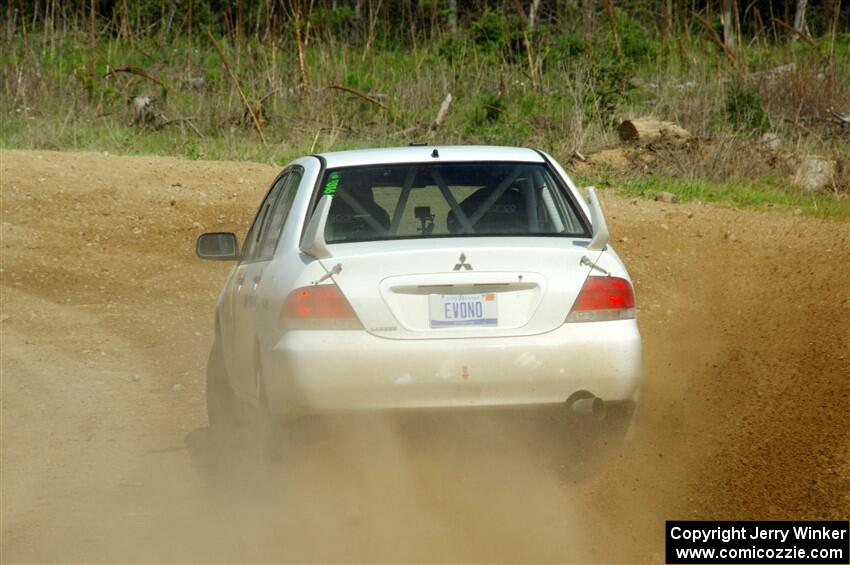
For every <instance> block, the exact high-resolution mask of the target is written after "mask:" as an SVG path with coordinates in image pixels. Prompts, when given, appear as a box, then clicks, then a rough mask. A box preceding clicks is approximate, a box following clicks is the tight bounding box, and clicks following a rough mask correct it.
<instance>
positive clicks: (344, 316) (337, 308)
mask: <svg viewBox="0 0 850 565" xmlns="http://www.w3.org/2000/svg"><path fill="white" fill-rule="evenodd" d="M280 320H281V323H282V324H283V326H284V327H285V328H287V329H309V330H352V329H359V328H362V327H363V326H362V325H361V324H360V320H358V319H357V315H356V314H355V313H354V310H352V309H351V305H350V304H349V303H348V300H346V299H345V296H343V294H342V292H341V291H340V290H339V287H338V286H336V285H335V284H322V285H313V286H302V287H301V288H296V289H295V290H293V291H292V292H290V293H289V296H287V297H286V300H284V301H283V306H281V309H280Z"/></svg>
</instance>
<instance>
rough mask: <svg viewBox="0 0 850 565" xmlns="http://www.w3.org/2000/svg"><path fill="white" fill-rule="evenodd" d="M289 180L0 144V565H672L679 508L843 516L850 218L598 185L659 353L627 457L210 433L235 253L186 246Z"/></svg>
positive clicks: (434, 425) (523, 432) (540, 416)
mask: <svg viewBox="0 0 850 565" xmlns="http://www.w3.org/2000/svg"><path fill="white" fill-rule="evenodd" d="M275 172H276V170H275V169H273V168H271V167H267V166H263V165H258V164H251V163H199V162H186V161H180V160H177V159H167V158H154V157H111V156H104V155H100V154H91V153H81V154H71V153H51V152H18V151H2V152H0V189H2V197H3V198H2V218H3V222H2V225H0V229H2V272H1V273H0V275H2V281H0V282H1V283H2V284H0V292H2V294H0V298H2V312H0V324H2V326H0V337H2V344H0V353H2V358H0V362H2V367H0V369H2V383H1V384H2V395H0V397H1V398H0V402H2V438H1V439H2V445H0V450H1V451H0V453H1V454H2V484H0V496H2V500H0V512H2V514H1V515H0V517H2V525H0V533H2V544H1V545H2V547H1V548H0V552H2V555H0V558H2V561H3V562H37V561H38V562H45V561H61V562H224V561H227V562H257V561H302V562H327V561H357V562H366V561H377V562H390V561H392V562H399V561H404V562H408V561H437V562H445V561H451V562H458V561H460V562H484V561H487V562H494V561H498V562H518V561H522V562H582V563H584V562H662V561H663V531H664V530H663V528H664V520H666V519H677V518H705V519H711V518H724V519H731V518H762V519H791V518H819V517H835V518H839V517H843V518H846V516H847V515H848V514H850V500H848V494H847V493H848V492H850V465H848V459H850V457H848V445H850V442H848V438H849V437H850V413H848V411H847V410H846V406H847V405H848V403H850V381H848V380H847V375H848V373H850V371H848V366H849V365H848V360H850V321H848V320H850V230H849V229H848V226H847V225H846V224H840V223H836V222H828V221H819V220H814V219H810V218H804V217H797V216H790V215H785V214H782V213H759V212H744V211H736V210H731V209H723V208H717V207H712V206H704V205H700V204H678V205H672V204H664V203H658V202H643V201H640V202H638V201H634V202H632V201H629V200H624V199H622V198H620V197H618V196H617V195H616V194H615V193H613V192H607V193H604V194H603V196H602V202H603V205H604V206H605V207H606V211H607V214H608V217H609V224H610V225H611V229H612V233H613V234H614V237H615V244H616V246H617V249H618V251H619V252H620V254H621V255H622V256H623V258H624V260H625V262H626V264H627V266H628V267H629V269H630V271H631V273H632V276H633V278H634V279H635V281H636V290H637V299H638V303H639V307H640V312H639V324H640V327H641V332H642V334H643V337H644V345H645V372H646V386H645V389H644V394H643V400H644V402H643V405H642V408H641V414H640V420H639V428H638V434H637V436H636V437H635V439H634V441H633V442H632V443H631V444H630V445H629V446H628V447H627V448H624V449H613V448H609V449H603V450H601V451H600V452H598V453H596V457H593V458H586V457H584V456H583V453H582V451H580V450H579V449H578V447H577V446H576V445H575V444H574V441H573V439H572V436H571V435H570V434H569V433H567V431H566V429H565V426H564V425H563V424H564V421H563V419H562V418H561V417H560V416H561V415H559V414H557V413H551V412H548V411H546V412H535V413H527V412H519V413H499V414H492V413H487V414H479V413H471V414H439V415H437V414H430V415H420V416H418V417H400V416H389V415H374V416H369V417H365V416H358V417H347V418H325V419H319V420H315V419H313V420H307V421H304V422H301V423H299V424H298V425H297V426H294V427H292V428H291V429H290V432H289V433H288V435H287V436H286V438H285V439H286V441H284V442H281V444H280V446H281V447H280V449H278V450H275V451H274V452H273V453H269V451H268V450H266V449H265V448H264V445H261V444H263V443H264V441H263V440H262V438H261V437H260V436H258V435H256V434H251V433H241V434H235V435H230V436H222V435H219V434H215V433H212V432H211V431H210V430H209V429H208V428H207V425H206V416H205V411H204V376H203V375H204V365H205V362H206V355H207V352H208V351H209V347H210V345H211V341H212V331H211V328H212V313H213V306H214V303H215V299H216V296H217V293H218V291H219V289H220V285H221V282H222V280H223V278H224V275H225V272H226V268H227V267H226V266H222V265H216V264H212V263H207V262H201V261H197V260H196V259H195V258H194V256H193V243H194V239H195V237H197V235H198V233H200V231H202V230H217V231H225V230H233V231H237V232H243V231H244V227H245V226H246V225H247V223H248V219H249V215H250V214H251V213H252V211H253V209H254V208H255V207H256V205H257V202H258V200H259V198H260V195H261V193H262V191H263V190H264V188H265V186H266V185H267V183H268V182H270V180H271V179H272V178H273V177H274V174H275ZM729 233H734V235H735V237H734V238H730V237H728V234H729ZM617 238H619V239H620V240H621V241H619V242H617V241H616V239H617ZM824 253H827V254H829V255H830V256H831V257H833V261H832V264H833V265H834V267H832V268H829V269H826V268H821V267H819V266H818V263H817V262H815V261H813V260H812V259H813V258H815V257H819V256H822V255H823V254H824Z"/></svg>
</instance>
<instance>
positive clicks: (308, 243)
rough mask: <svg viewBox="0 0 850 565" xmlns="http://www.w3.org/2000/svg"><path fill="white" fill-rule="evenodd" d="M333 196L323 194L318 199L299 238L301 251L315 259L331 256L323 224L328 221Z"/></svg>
mask: <svg viewBox="0 0 850 565" xmlns="http://www.w3.org/2000/svg"><path fill="white" fill-rule="evenodd" d="M332 201H333V197H332V196H331V195H330V194H325V195H324V196H322V198H321V199H319V204H318V205H317V206H316V210H315V211H314V212H313V216H312V217H311V218H310V221H309V223H308V224H307V229H306V230H305V232H304V237H303V238H302V239H301V251H303V252H304V253H306V254H307V255H309V256H310V257H314V258H316V259H327V258H329V257H330V256H331V250H330V249H328V244H327V242H326V241H325V224H327V222H328V214H329V213H330V211H331V202H332Z"/></svg>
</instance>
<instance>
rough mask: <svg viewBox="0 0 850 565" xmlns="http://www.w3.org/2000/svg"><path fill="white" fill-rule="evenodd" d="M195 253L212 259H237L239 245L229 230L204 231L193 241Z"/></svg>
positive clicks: (202, 257) (203, 257)
mask: <svg viewBox="0 0 850 565" xmlns="http://www.w3.org/2000/svg"><path fill="white" fill-rule="evenodd" d="M195 253H197V254H198V257H200V258H201V259H210V260H212V261H237V260H238V259H239V246H238V245H237V242H236V235H235V234H232V233H229V232H224V233H223V232H218V233H205V234H201V235H200V237H198V241H197V242H196V243H195Z"/></svg>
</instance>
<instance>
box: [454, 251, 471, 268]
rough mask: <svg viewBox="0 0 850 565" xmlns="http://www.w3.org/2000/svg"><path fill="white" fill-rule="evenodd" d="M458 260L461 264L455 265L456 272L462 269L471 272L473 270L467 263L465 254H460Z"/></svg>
mask: <svg viewBox="0 0 850 565" xmlns="http://www.w3.org/2000/svg"><path fill="white" fill-rule="evenodd" d="M458 260H459V261H460V263H458V264H457V265H455V271H460V270H461V269H463V270H464V271H471V270H472V265H470V264H469V263H467V262H466V255H465V254H464V253H461V254H460V257H458Z"/></svg>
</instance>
